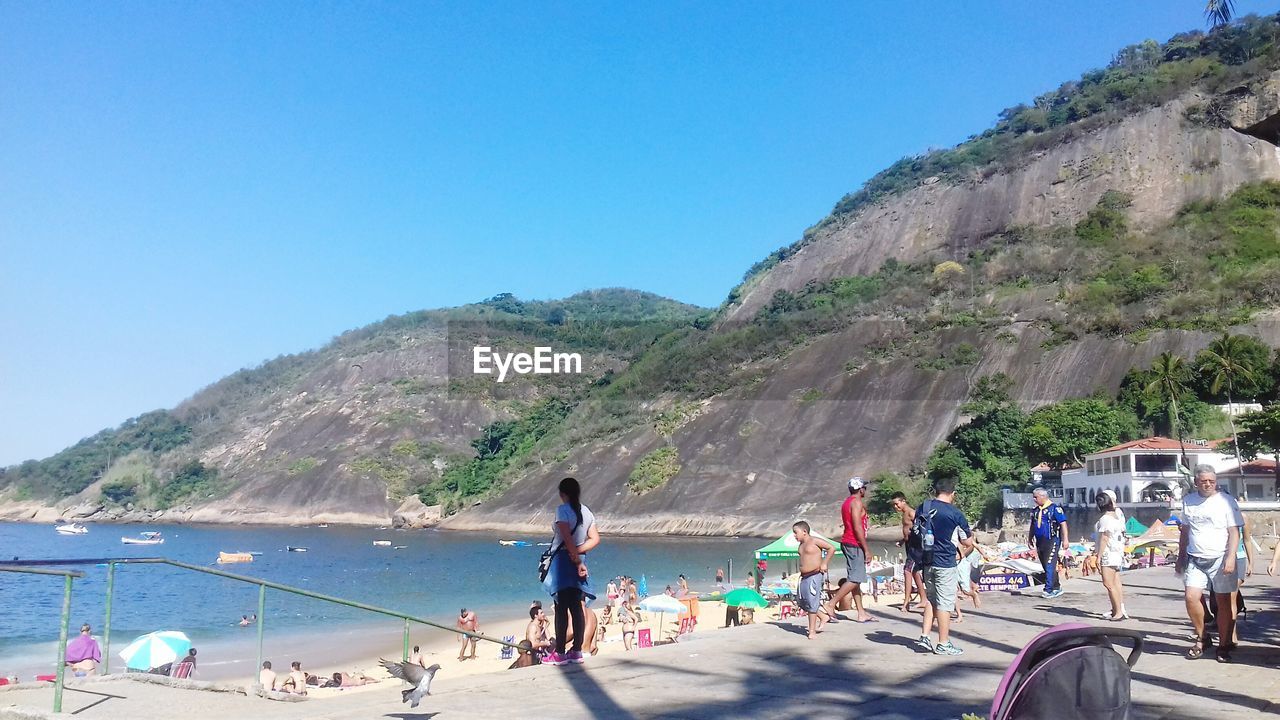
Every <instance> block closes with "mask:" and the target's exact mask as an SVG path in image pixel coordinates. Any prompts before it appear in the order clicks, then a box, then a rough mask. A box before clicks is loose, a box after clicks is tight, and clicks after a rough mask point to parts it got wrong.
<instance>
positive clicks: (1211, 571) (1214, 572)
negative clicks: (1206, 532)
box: [1182, 555, 1240, 593]
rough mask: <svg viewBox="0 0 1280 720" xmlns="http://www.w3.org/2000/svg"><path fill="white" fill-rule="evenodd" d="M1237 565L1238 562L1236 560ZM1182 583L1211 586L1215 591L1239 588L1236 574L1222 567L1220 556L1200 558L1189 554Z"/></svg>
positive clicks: (1196, 586)
mask: <svg viewBox="0 0 1280 720" xmlns="http://www.w3.org/2000/svg"><path fill="white" fill-rule="evenodd" d="M1236 564H1237V565H1239V564H1240V563H1239V562H1237V563H1236ZM1182 584H1183V587H1186V588H1200V589H1201V590H1208V589H1209V588H1213V591H1214V592H1216V593H1229V592H1235V591H1236V590H1238V589H1239V585H1240V584H1239V582H1238V581H1237V579H1236V574H1235V573H1231V574H1230V575H1228V574H1227V573H1226V572H1224V571H1223V569H1222V556H1221V555H1219V556H1218V557H1214V558H1201V557H1196V556H1195V555H1191V556H1188V557H1187V569H1186V571H1185V572H1184V573H1183V574H1182Z"/></svg>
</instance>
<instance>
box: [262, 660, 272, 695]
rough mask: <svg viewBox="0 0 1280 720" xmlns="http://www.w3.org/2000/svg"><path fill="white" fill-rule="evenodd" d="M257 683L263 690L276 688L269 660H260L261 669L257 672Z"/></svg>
mask: <svg viewBox="0 0 1280 720" xmlns="http://www.w3.org/2000/svg"><path fill="white" fill-rule="evenodd" d="M258 684H259V685H261V686H262V689H263V690H275V689H276V672H275V671H274V670H272V669H271V661H270V660H263V661H262V671H261V672H259V673H258Z"/></svg>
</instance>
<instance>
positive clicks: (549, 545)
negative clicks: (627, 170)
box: [538, 543, 551, 547]
mask: <svg viewBox="0 0 1280 720" xmlns="http://www.w3.org/2000/svg"><path fill="white" fill-rule="evenodd" d="M538 547H551V543H538Z"/></svg>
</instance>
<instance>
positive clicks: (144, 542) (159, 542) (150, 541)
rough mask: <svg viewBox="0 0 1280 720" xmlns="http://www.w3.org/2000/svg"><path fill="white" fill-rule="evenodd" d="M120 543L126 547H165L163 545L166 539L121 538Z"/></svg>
mask: <svg viewBox="0 0 1280 720" xmlns="http://www.w3.org/2000/svg"><path fill="white" fill-rule="evenodd" d="M120 542H122V543H124V544H125V545H163V544H164V538H162V537H150V538H148V537H136V538H131V537H122V538H120Z"/></svg>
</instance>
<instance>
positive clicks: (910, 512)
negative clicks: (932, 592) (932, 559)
mask: <svg viewBox="0 0 1280 720" xmlns="http://www.w3.org/2000/svg"><path fill="white" fill-rule="evenodd" d="M893 509H894V510H897V511H898V512H899V513H900V514H901V515H902V539H901V540H899V541H898V544H899V545H901V546H903V547H904V548H906V551H907V562H906V563H905V564H904V565H903V566H902V612H908V611H910V610H911V595H912V592H913V591H914V592H915V593H916V594H918V595H923V594H924V574H923V573H922V572H921V569H920V561H921V560H923V559H924V554H923V548H921V547H920V541H919V539H918V538H916V537H914V536H913V535H912V534H911V526H912V525H913V524H914V523H915V521H916V511H915V508H913V507H911V503H908V502H907V496H906V495H903V494H902V493H900V492H896V493H894V494H893Z"/></svg>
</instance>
